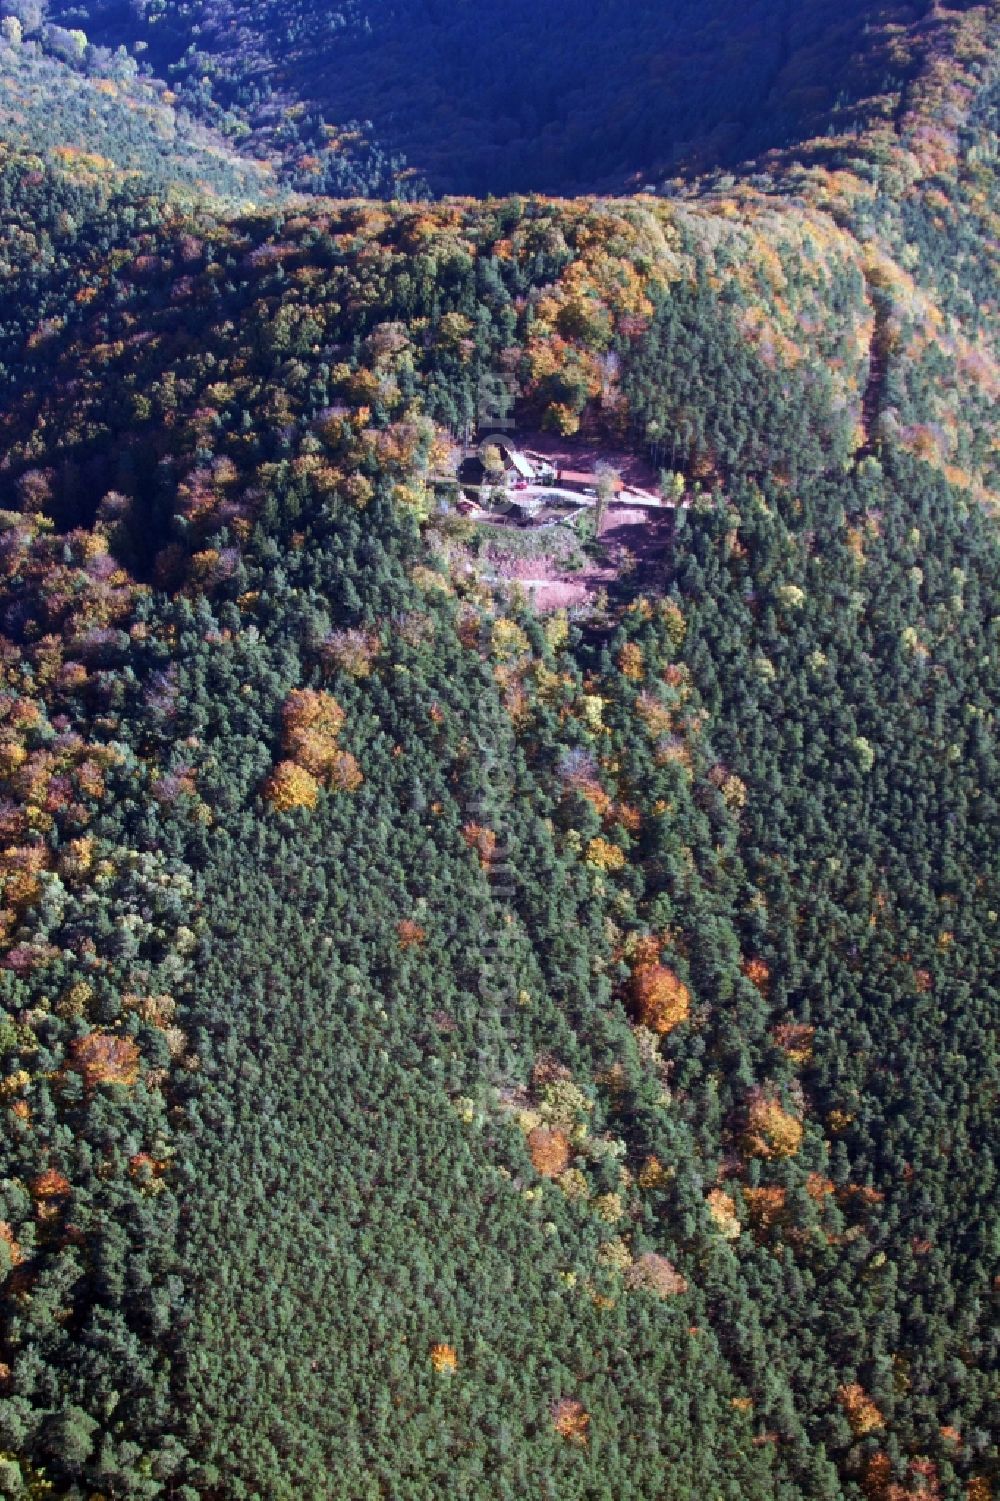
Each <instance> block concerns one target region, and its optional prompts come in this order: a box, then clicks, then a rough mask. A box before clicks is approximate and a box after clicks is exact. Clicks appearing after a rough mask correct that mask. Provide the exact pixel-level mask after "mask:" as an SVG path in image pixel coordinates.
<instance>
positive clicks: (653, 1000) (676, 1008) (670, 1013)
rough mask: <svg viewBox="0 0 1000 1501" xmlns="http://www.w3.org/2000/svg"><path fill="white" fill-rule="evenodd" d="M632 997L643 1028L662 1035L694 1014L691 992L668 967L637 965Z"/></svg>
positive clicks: (633, 976)
mask: <svg viewBox="0 0 1000 1501" xmlns="http://www.w3.org/2000/svg"><path fill="white" fill-rule="evenodd" d="M632 996H633V999H634V1000H635V1003H636V1006H637V1007H638V1010H639V1020H640V1021H641V1022H642V1024H643V1026H644V1027H649V1029H650V1031H652V1032H658V1033H659V1034H660V1036H665V1035H666V1034H667V1033H668V1032H672V1031H673V1030H674V1028H675V1027H678V1026H680V1024H681V1022H684V1021H687V1019H688V1017H689V1016H690V1014H691V992H690V991H689V990H688V988H687V986H686V985H685V984H684V981H683V980H681V979H680V978H679V976H678V975H676V974H675V973H674V971H673V970H672V969H668V968H667V966H666V965H665V964H659V963H657V962H646V963H641V964H638V965H637V966H636V968H635V969H634V971H633V973H632Z"/></svg>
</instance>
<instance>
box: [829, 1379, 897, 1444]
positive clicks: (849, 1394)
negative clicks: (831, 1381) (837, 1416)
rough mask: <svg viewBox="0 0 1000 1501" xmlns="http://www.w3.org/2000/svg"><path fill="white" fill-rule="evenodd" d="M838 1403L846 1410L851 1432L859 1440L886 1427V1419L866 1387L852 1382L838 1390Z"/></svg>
mask: <svg viewBox="0 0 1000 1501" xmlns="http://www.w3.org/2000/svg"><path fill="white" fill-rule="evenodd" d="M837 1401H838V1402H839V1403H840V1405H841V1407H843V1409H844V1413H845V1414H846V1417H847V1421H848V1422H849V1423H850V1425H851V1432H852V1433H854V1434H855V1435H856V1436H857V1437H858V1438H861V1437H863V1435H864V1434H866V1433H874V1431H875V1430H876V1429H877V1428H881V1427H883V1426H884V1422H885V1420H884V1418H883V1417H882V1414H881V1413H880V1412H879V1410H878V1408H877V1407H876V1405H875V1403H874V1402H873V1401H872V1399H871V1397H869V1395H868V1393H867V1392H866V1391H865V1389H864V1387H863V1386H861V1385H859V1383H858V1382H857V1381H851V1382H849V1383H848V1384H847V1385H845V1386H840V1387H838V1388H837Z"/></svg>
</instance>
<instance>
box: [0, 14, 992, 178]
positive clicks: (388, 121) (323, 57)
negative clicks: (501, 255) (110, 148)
mask: <svg viewBox="0 0 1000 1501" xmlns="http://www.w3.org/2000/svg"><path fill="white" fill-rule="evenodd" d="M16 3H20V0H16ZM968 8H969V6H968V4H967V3H964V0H963V3H961V4H956V5H953V6H950V7H949V8H948V10H949V12H952V13H957V12H960V11H962V10H967V9H968ZM55 15H56V17H57V19H58V20H59V21H60V22H61V23H62V24H65V25H67V26H82V27H84V28H85V30H86V31H87V33H88V35H90V34H92V35H93V36H94V38H95V39H96V40H98V41H100V42H102V43H105V42H108V43H111V44H113V45H120V44H122V43H125V44H126V45H128V46H132V45H134V44H135V42H136V41H138V42H140V44H141V45H142V47H143V49H144V54H145V55H146V56H148V58H149V59H150V60H151V62H152V64H153V66H154V67H155V68H156V70H157V71H159V72H161V73H163V74H164V76H166V77H168V78H170V80H171V82H172V84H173V86H174V87H175V88H176V89H177V90H178V92H179V94H180V97H181V98H182V99H184V100H185V102H187V103H188V104H189V106H190V107H191V108H192V109H193V110H194V111H195V112H196V113H199V114H201V115H205V116H206V117H211V118H213V119H214V120H216V121H218V122H220V123H222V124H223V125H224V127H225V128H226V129H227V130H228V131H229V132H230V133H232V134H233V135H237V136H238V135H245V134H246V135H248V136H249V138H250V139H253V140H255V141H256V142H257V143H258V144H259V145H261V146H262V147H265V148H273V146H274V144H275V143H276V142H278V143H280V144H281V146H282V148H284V147H285V146H286V145H287V143H288V142H290V141H294V140H296V139H297V140H298V141H299V142H301V145H300V148H299V157H300V160H301V159H302V158H305V159H307V165H306V167H305V168H304V169H302V168H300V175H301V174H302V172H303V171H304V172H307V173H310V174H311V175H312V178H313V181H314V183H315V184H317V185H318V184H320V183H322V182H323V180H324V178H328V177H329V175H330V172H331V168H333V170H335V168H336V164H335V162H334V163H331V162H330V157H329V138H330V137H331V136H332V137H333V138H334V139H333V146H334V151H335V152H336V153H337V154H338V155H339V154H340V153H341V152H343V151H344V150H345V149H348V150H349V149H350V139H351V138H352V137H353V136H354V135H355V134H356V132H357V128H358V127H357V122H358V121H364V122H368V127H369V129H371V128H374V132H375V136H376V137H377V138H378V140H380V141H381V142H383V143H389V144H390V146H391V148H392V150H393V151H394V152H395V153H397V154H398V153H402V155H403V157H405V159H406V160H408V162H409V168H408V169H407V170H409V171H410V172H417V173H418V174H420V175H421V176H423V177H425V178H426V179H427V180H429V182H430V183H431V185H432V186H433V188H434V189H435V190H437V191H439V192H474V193H490V192H492V193H496V192H511V191H518V192H525V191H548V192H561V193H566V192H575V191H594V190H607V189H620V188H622V187H623V186H624V185H625V183H626V182H627V181H629V182H632V183H633V184H637V185H638V184H641V183H646V182H655V181H657V180H659V179H660V178H662V177H663V176H664V175H668V174H671V173H673V172H674V171H676V170H679V169H683V170H686V171H690V170H692V169H695V170H704V169H707V168H710V167H713V166H716V165H735V164H737V163H740V162H743V161H745V160H746V159H747V158H749V157H750V156H753V155H757V154H758V153H760V152H762V151H766V150H768V149H770V148H775V147H781V146H784V145H788V144H790V143H792V142H801V141H803V140H805V139H807V138H809V137H812V136H822V135H824V134H826V133H830V134H833V135H840V136H856V135H857V134H858V132H859V131H860V130H861V129H862V128H863V127H864V126H866V125H868V124H870V123H871V122H872V121H873V120H876V119H878V118H880V117H884V116H886V115H891V112H892V109H893V107H894V103H893V101H894V98H895V97H896V95H897V94H898V90H899V88H900V86H902V85H903V84H905V83H906V82H907V81H908V80H910V79H912V78H913V77H915V76H916V75H917V73H918V72H919V69H920V64H921V61H922V59H923V58H924V56H925V55H926V52H927V48H928V46H929V45H930V42H931V39H932V37H933V35H934V32H935V30H936V28H937V26H938V25H939V24H940V21H941V8H940V7H939V6H937V5H934V4H931V3H930V0H911V3H892V0H889V3H881V4H877V5H872V4H871V3H868V0H846V3H845V0H838V3H834V0H805V3H804V4H801V5H798V6H795V5H792V4H790V3H788V0H779V3H773V0H752V3H750V4H745V5H741V6H736V5H734V4H733V3H732V0H711V3H708V4H706V3H705V0H675V3H673V4H671V5H670V6H663V5H661V4H655V3H650V0H645V3H633V4H630V5H628V6H626V7H622V6H620V5H617V4H614V3H612V0H596V3H593V0H592V3H589V4H582V3H580V0H555V3H550V4H548V5H546V6H545V7H541V8H540V7H539V6H538V5H536V4H533V3H530V0H514V3H510V4H507V5H504V6H502V7H493V8H490V7H485V8H484V7H482V6H470V5H468V4H467V3H464V0H443V3H439V4H435V5H426V4H423V3H420V0H402V3H400V0H392V3H390V0H347V3H345V4H343V5H340V6H338V7H336V8H334V7H325V6H322V5H317V4H315V3H306V0H293V3H291V4H289V3H281V4H277V3H273V0H272V3H264V4H255V5H235V6H233V5H223V4H219V3H218V0H137V3H134V4H130V5H128V6H126V5H124V4H121V3H118V0H99V3H96V4H87V5H80V4H79V3H78V0H61V3H60V5H59V6H58V7H57V8H56V10H55ZM371 122H374V125H373V127H372V125H371ZM345 135H346V136H347V137H348V139H347V140H346V141H345ZM397 166H398V167H401V166H402V158H400V157H399V156H397ZM302 181H303V182H304V181H305V177H304V176H303V177H302ZM330 187H331V182H330V181H326V182H325V188H324V189H321V190H327V191H329V190H330Z"/></svg>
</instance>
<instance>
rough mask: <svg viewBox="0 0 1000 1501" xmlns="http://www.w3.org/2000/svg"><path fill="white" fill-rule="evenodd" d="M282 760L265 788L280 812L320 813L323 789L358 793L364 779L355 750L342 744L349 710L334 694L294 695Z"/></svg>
mask: <svg viewBox="0 0 1000 1501" xmlns="http://www.w3.org/2000/svg"><path fill="white" fill-rule="evenodd" d="M281 721H282V749H283V750H284V752H285V759H284V760H283V761H280V762H279V763H278V765H277V766H276V767H275V768H274V770H273V771H272V773H271V775H270V776H269V777H268V779H267V781H266V782H265V784H264V796H265V798H266V799H267V801H268V802H269V803H270V804H271V806H272V807H274V808H277V809H278V811H279V812H287V811H288V810H289V809H291V808H314V807H315V806H316V803H317V800H318V798H319V792H320V788H321V787H325V788H326V789H327V791H329V792H354V791H356V789H357V788H358V787H360V785H361V783H362V782H363V781H364V777H363V776H362V774H361V770H360V768H359V766H358V763H357V761H356V760H355V758H354V757H353V756H352V755H351V753H350V751H345V750H342V749H341V748H340V746H339V745H338V743H337V741H338V737H339V735H340V732H341V730H342V728H343V725H344V711H343V709H342V708H341V707H340V705H339V704H338V703H337V700H336V699H335V698H333V697H332V695H331V694H329V693H323V692H321V691H318V690H316V689H313V688H299V689H296V690H295V691H294V692H293V693H290V694H289V695H288V697H287V699H286V700H285V703H284V707H283V709H282V712H281Z"/></svg>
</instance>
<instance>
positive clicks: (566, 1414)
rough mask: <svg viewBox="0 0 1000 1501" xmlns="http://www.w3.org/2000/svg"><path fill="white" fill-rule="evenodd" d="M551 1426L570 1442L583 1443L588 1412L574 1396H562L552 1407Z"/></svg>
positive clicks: (588, 1419) (585, 1436)
mask: <svg viewBox="0 0 1000 1501" xmlns="http://www.w3.org/2000/svg"><path fill="white" fill-rule="evenodd" d="M552 1426H553V1428H554V1429H555V1430H556V1432H557V1433H558V1434H559V1435H560V1436H561V1437H562V1438H564V1439H566V1440H567V1441H568V1442H569V1443H571V1444H585V1443H586V1442H587V1430H588V1428H589V1427H590V1413H589V1412H588V1411H587V1409H586V1408H585V1407H584V1405H583V1403H582V1402H580V1401H578V1400H577V1398H576V1397H562V1398H560V1400H559V1401H558V1402H556V1403H555V1404H554V1406H553V1408H552Z"/></svg>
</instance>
